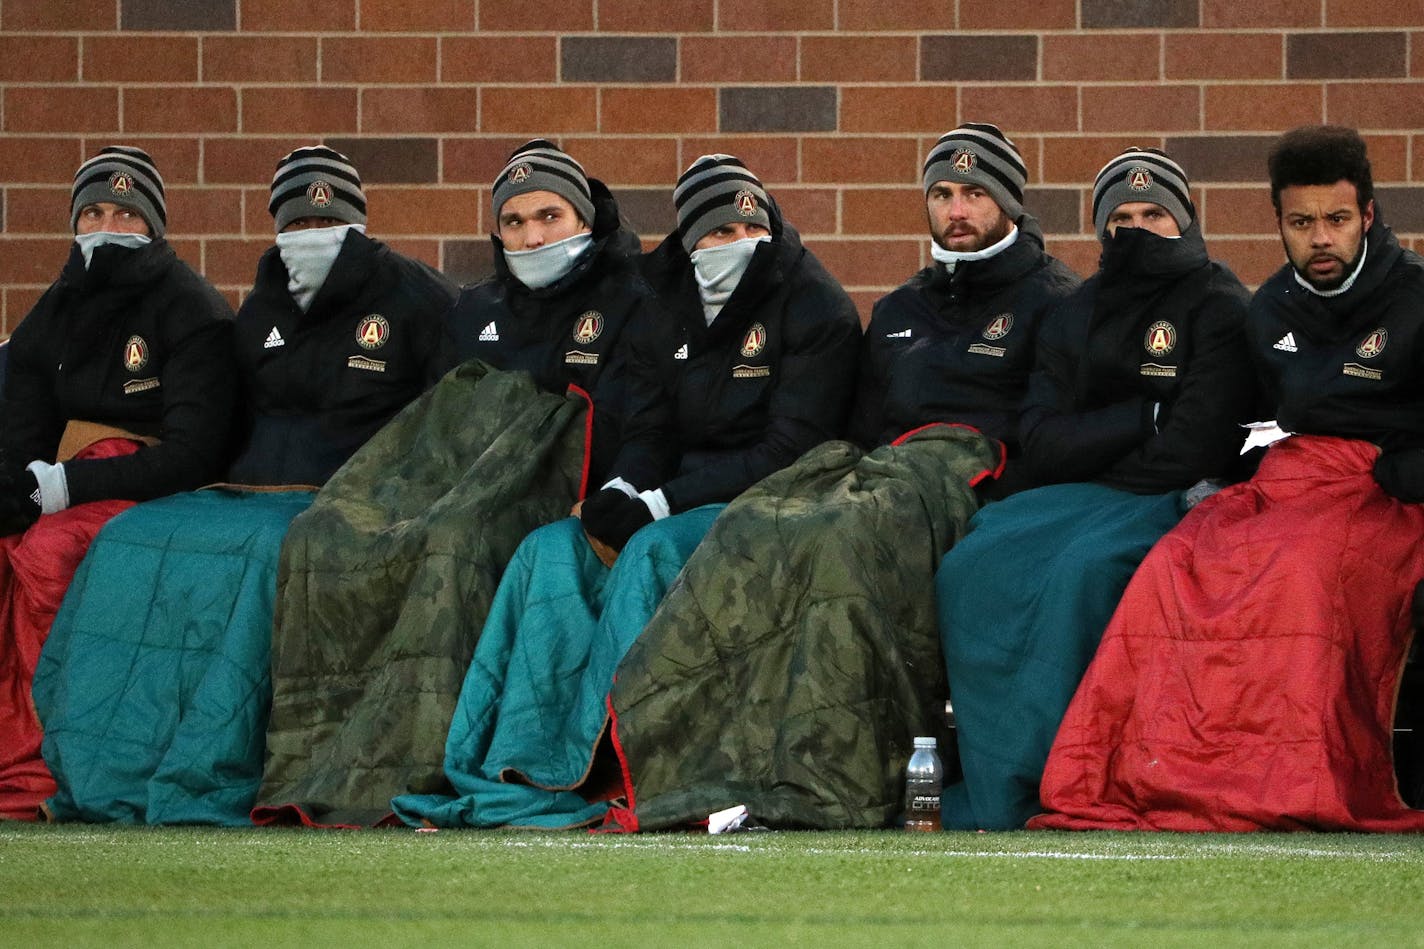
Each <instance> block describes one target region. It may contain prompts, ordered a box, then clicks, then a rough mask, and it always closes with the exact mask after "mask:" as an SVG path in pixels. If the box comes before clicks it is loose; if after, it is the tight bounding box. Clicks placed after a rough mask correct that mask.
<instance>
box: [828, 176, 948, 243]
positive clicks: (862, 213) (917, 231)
mask: <svg viewBox="0 0 1424 949" xmlns="http://www.w3.org/2000/svg"><path fill="white" fill-rule="evenodd" d="M841 209H842V215H841V230H842V232H844V233H846V234H914V235H915V236H917V237H919V236H923V235H927V234H928V233H929V230H928V225H927V224H926V221H925V192H924V189H923V188H921V187H920V186H919V185H918V184H913V183H912V184H907V185H905V186H904V187H901V188H847V189H845V191H844V192H842V194H841Z"/></svg>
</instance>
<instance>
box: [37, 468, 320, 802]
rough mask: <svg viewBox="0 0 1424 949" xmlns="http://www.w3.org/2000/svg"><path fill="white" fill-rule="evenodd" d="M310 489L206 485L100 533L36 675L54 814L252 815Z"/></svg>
mask: <svg viewBox="0 0 1424 949" xmlns="http://www.w3.org/2000/svg"><path fill="white" fill-rule="evenodd" d="M311 499H312V492H310V491H290V492H275V493H266V492H258V493H237V492H228V491H222V490H209V491H196V492H192V493H188V494H177V495H173V496H171V497H167V498H162V499H160V500H157V501H151V502H149V503H147V504H140V505H139V506H137V507H135V508H131V509H130V510H128V511H126V512H124V513H123V514H121V515H119V516H118V517H116V518H114V519H113V520H112V521H110V522H109V523H108V524H107V525H106V526H105V527H104V529H103V530H102V531H100V532H99V536H98V537H96V538H95V539H94V543H93V544H92V545H91V546H90V548H89V553H88V555H87V556H86V557H85V558H84V562H83V564H81V565H80V568H79V571H78V572H77V573H76V574H75V576H74V582H73V583H71V584H70V587H69V592H68V594H66V596H65V599H64V605H63V607H61V609H60V611H59V614H58V616H56V618H55V621H54V628H53V629H52V631H51V632H50V637H49V641H48V642H47V643H46V644H45V649H44V653H43V654H42V655H41V656H40V663H39V668H38V669H37V671H36V673H35V686H34V695H35V707H36V708H37V709H38V711H39V714H40V719H41V721H43V722H44V726H45V738H44V755H45V761H46V763H47V764H48V765H49V769H50V772H51V773H52V774H53V775H54V778H55V782H56V784H57V785H58V790H57V792H56V793H55V795H54V797H52V798H50V799H49V801H48V802H46V810H47V811H48V812H49V815H50V817H51V818H52V819H54V820H84V821H94V822H102V821H119V822H123V823H149V824H176V823H199V824H227V825H241V824H248V823H250V821H249V819H248V811H249V810H251V808H252V804H253V801H254V800H255V799H256V796H257V786H258V784H259V783H260V782H261V780H262V752H263V741H264V738H265V736H266V731H267V710H268V707H269V704H270V702H271V679H270V677H269V675H268V666H269V661H270V659H269V654H270V647H271V642H272V607H273V600H274V598H275V596H276V593H277V558H278V551H279V550H280V549H281V545H282V538H283V536H285V534H286V532H287V526H288V525H289V524H290V523H291V520H292V518H294V517H296V516H297V515H298V514H299V513H301V512H302V511H303V510H305V509H306V507H307V505H308V504H310V503H311Z"/></svg>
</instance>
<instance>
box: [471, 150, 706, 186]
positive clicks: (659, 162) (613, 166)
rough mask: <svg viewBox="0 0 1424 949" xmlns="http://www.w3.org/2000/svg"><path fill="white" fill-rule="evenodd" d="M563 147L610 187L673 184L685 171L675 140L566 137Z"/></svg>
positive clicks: (590, 172) (586, 169) (589, 171)
mask: <svg viewBox="0 0 1424 949" xmlns="http://www.w3.org/2000/svg"><path fill="white" fill-rule="evenodd" d="M559 144H560V145H562V146H563V148H564V150H565V151H567V152H568V153H569V154H570V155H572V156H574V158H576V159H578V161H579V163H580V164H582V165H583V167H584V170H585V171H587V172H588V173H589V174H590V175H592V176H593V177H595V178H598V179H600V180H601V181H603V182H604V183H605V184H607V185H609V186H610V187H617V186H619V185H625V186H626V185H671V184H672V183H673V182H674V181H676V180H677V176H678V174H679V173H680V172H681V170H682V169H680V168H679V167H678V165H677V141H676V140H675V139H672V138H566V139H564V140H563V141H562V142H560V143H559ZM491 177H492V176H491ZM486 180H490V179H486Z"/></svg>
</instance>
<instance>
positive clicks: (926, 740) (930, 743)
mask: <svg viewBox="0 0 1424 949" xmlns="http://www.w3.org/2000/svg"><path fill="white" fill-rule="evenodd" d="M937 744H938V742H936V741H935V740H934V736H933V735H930V736H926V735H916V736H915V747H916V748H934V747H935V746H936V745H937Z"/></svg>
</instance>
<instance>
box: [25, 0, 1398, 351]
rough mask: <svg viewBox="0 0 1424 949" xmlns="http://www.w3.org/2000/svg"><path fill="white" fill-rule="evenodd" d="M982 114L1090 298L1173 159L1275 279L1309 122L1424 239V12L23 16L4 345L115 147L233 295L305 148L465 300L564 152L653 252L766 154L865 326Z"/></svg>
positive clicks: (205, 5)
mask: <svg viewBox="0 0 1424 949" xmlns="http://www.w3.org/2000/svg"><path fill="white" fill-rule="evenodd" d="M967 120H980V121H993V122H997V123H999V124H1000V125H1002V126H1003V127H1004V128H1005V129H1006V130H1007V131H1008V132H1009V134H1010V135H1011V136H1012V137H1013V138H1014V139H1015V140H1016V141H1017V142H1018V143H1019V145H1020V147H1021V148H1022V149H1023V151H1024V154H1025V157H1026V159H1027V162H1028V167H1029V171H1030V191H1029V195H1028V198H1027V200H1026V202H1025V203H1026V204H1027V205H1028V206H1029V208H1030V209H1031V210H1032V211H1034V212H1035V213H1036V214H1037V215H1038V216H1039V218H1040V219H1041V220H1042V221H1043V223H1044V229H1045V231H1046V232H1047V233H1048V235H1049V247H1050V250H1052V251H1053V252H1054V253H1056V254H1058V255H1059V256H1061V257H1063V258H1064V259H1065V260H1067V261H1068V262H1069V263H1070V264H1071V265H1073V266H1074V267H1076V268H1077V269H1078V270H1080V271H1083V272H1085V273H1086V272H1089V271H1091V270H1092V268H1093V264H1094V261H1095V259H1096V253H1097V243H1096V241H1095V240H1094V239H1093V238H1092V236H1091V235H1090V234H1089V233H1088V231H1089V229H1090V226H1091V222H1090V221H1089V215H1088V212H1087V201H1088V192H1089V190H1090V185H1091V180H1092V176H1093V175H1094V173H1095V172H1096V171H1097V169H1098V168H1099V167H1100V166H1101V164H1102V163H1103V162H1104V161H1105V160H1106V159H1107V158H1108V157H1109V156H1110V155H1112V154H1113V153H1115V152H1117V151H1118V150H1120V149H1121V148H1123V147H1125V146H1127V145H1133V144H1136V145H1158V146H1162V147H1165V148H1166V149H1167V150H1168V151H1169V152H1171V153H1172V154H1173V155H1174V156H1175V157H1176V158H1178V159H1179V160H1180V161H1181V162H1182V163H1183V164H1184V165H1185V166H1186V168H1187V170H1188V171H1189V172H1190V173H1191V176H1192V179H1193V184H1194V190H1195V197H1196V201H1197V205H1198V207H1199V208H1200V210H1201V213H1202V218H1203V223H1204V226H1205V230H1206V234H1207V240H1208V244H1209V246H1210V248H1211V250H1212V253H1213V256H1216V257H1219V258H1222V259H1224V260H1226V261H1227V262H1228V263H1230V264H1231V266H1232V267H1234V268H1235V269H1236V271H1237V272H1238V273H1239V274H1240V275H1241V277H1242V278H1243V279H1244V280H1246V281H1247V282H1248V283H1252V284H1255V283H1258V282H1260V281H1261V280H1262V279H1263V278H1264V276H1265V275H1267V274H1268V273H1270V272H1271V270H1273V269H1274V268H1275V267H1276V266H1278V264H1279V263H1280V260H1281V252H1280V248H1279V244H1278V242H1277V240H1276V237H1275V235H1274V232H1273V224H1274V222H1273V220H1272V215H1271V212H1270V204H1269V199H1268V196H1267V193H1266V191H1265V189H1264V187H1263V185H1262V179H1263V177H1264V153H1265V150H1266V148H1267V146H1268V145H1269V143H1270V141H1271V139H1272V138H1273V136H1274V135H1275V134H1276V133H1278V132H1279V131H1281V130H1283V129H1285V128H1288V127H1291V126H1293V125H1297V124H1301V123H1307V122H1319V121H1329V122H1336V123H1343V124H1349V125H1356V126H1358V127H1360V128H1361V129H1362V130H1363V131H1365V133H1366V137H1367V138H1368V140H1369V142H1370V150H1371V154H1372V157H1373V160H1374V166H1375V176H1376V180H1377V182H1379V184H1380V185H1381V187H1380V189H1379V190H1380V198H1381V203H1382V205H1383V207H1384V209H1385V214H1386V219H1387V220H1389V221H1391V222H1392V223H1393V224H1394V226H1395V228H1396V230H1397V231H1399V232H1400V233H1401V234H1402V235H1408V241H1407V243H1409V244H1411V245H1412V246H1415V247H1416V249H1418V248H1419V245H1421V244H1424V0H1029V2H1020V3H1008V2H1004V0H913V2H912V0H653V2H647V0H304V2H289V0H184V2H181V3H180V2H168V0H0V130H3V134H0V190H3V201H2V202H0V213H3V225H4V236H3V238H0V242H3V246H0V304H3V311H0V332H5V331H8V330H9V329H13V327H14V326H15V324H16V323H17V322H18V321H19V320H20V319H21V318H22V317H23V315H24V314H25V312H26V311H27V310H28V309H29V307H30V306H31V305H32V303H33V302H34V300H35V298H36V297H37V296H38V294H39V292H40V291H41V290H42V289H43V287H44V286H45V285H46V284H47V283H48V282H49V281H50V280H51V279H53V277H54V275H55V274H56V273H57V272H58V269H59V267H60V265H61V263H62V261H63V259H64V255H65V253H66V245H67V242H68V240H69V234H68V201H69V183H70V180H71V178H72V175H73V172H74V169H75V167H76V166H77V165H78V164H79V162H80V161H81V160H82V159H83V158H84V157H87V156H88V155H90V154H92V153H93V152H94V151H95V150H97V148H98V147H100V146H102V145H105V144H109V143H113V142H132V143H136V144H140V145H142V146H144V147H145V148H147V149H149V150H150V151H151V152H152V153H153V155H154V157H155V158H156V160H157V161H158V163H159V165H160V167H161V169H162V171H163V174H164V177H165V179H166V180H167V182H168V187H169V209H170V215H169V216H170V235H171V240H172V242H173V243H174V245H175V246H176V247H177V248H178V251H179V252H180V253H181V254H182V255H183V256H184V258H186V259H187V260H188V261H189V262H191V263H192V264H194V265H195V266H196V267H198V268H199V269H200V270H202V271H203V272H204V273H206V274H207V275H208V277H209V278H210V279H211V280H212V281H213V282H214V283H216V284H217V285H218V286H219V287H221V288H222V289H223V290H224V291H226V292H227V293H228V295H229V296H230V297H231V298H232V299H233V300H234V302H235V301H236V300H237V299H238V298H239V297H240V294H241V292H242V290H243V288H244V287H245V286H246V284H247V283H248V281H249V280H250V279H251V277H252V273H253V269H254V265H255V262H256V259H257V256H258V254H259V253H260V252H261V251H262V250H263V249H264V248H265V247H267V246H269V245H270V243H271V236H272V228H271V219H270V218H269V217H268V215H267V212H266V201H267V183H268V181H269V180H270V176H271V170H272V166H273V164H274V162H275V161H276V159H277V158H278V157H279V156H280V155H282V154H284V153H285V152H286V151H288V150H289V149H291V148H292V147H294V146H296V145H300V144H307V143H310V142H312V141H315V140H318V139H321V140H325V141H327V142H328V143H330V144H331V145H333V146H334V147H336V148H338V149H340V150H342V151H344V152H346V153H347V154H348V155H350V156H351V157H352V158H353V159H354V160H355V162H356V164H357V166H358V167H359V168H360V169H361V172H362V174H363V176H364V177H365V179H366V181H367V182H368V186H367V190H368V195H369V199H370V227H371V232H372V234H373V235H376V236H380V237H382V238H384V239H386V240H388V241H389V242H390V243H392V244H393V245H394V246H396V247H397V248H398V249H401V250H403V251H405V252H407V253H411V254H413V255H415V256H418V257H421V258H423V259H425V260H427V261H429V262H431V263H432V264H435V265H436V266H439V267H441V268H442V269H444V270H445V271H446V272H447V273H449V274H450V275H451V276H452V277H455V278H456V279H459V280H462V281H468V280H470V279H472V278H474V277H476V276H478V275H479V274H481V273H482V272H484V271H485V270H486V268H487V267H488V264H489V244H488V240H487V238H486V237H484V236H483V235H485V234H486V233H487V232H488V229H489V227H490V221H489V212H488V210H487V208H486V205H487V203H488V186H489V182H490V180H491V178H492V177H493V176H494V174H495V173H496V172H497V171H498V169H499V167H500V165H501V164H502V161H503V159H504V157H505V156H506V154H507V153H508V151H509V149H510V148H511V147H512V146H514V145H516V144H518V143H520V142H522V141H523V140H525V139H526V138H529V137H532V136H534V135H550V136H553V137H556V138H558V139H559V140H560V141H561V142H562V144H563V145H564V146H565V147H566V148H568V149H569V150H570V151H572V152H573V153H574V154H575V155H576V156H578V157H579V158H580V159H581V160H582V161H583V163H584V164H585V166H586V167H587V168H588V170H589V172H590V173H591V174H593V175H596V176H598V177H601V178H603V179H604V180H605V181H606V182H608V184H609V185H610V186H611V187H612V188H613V189H614V191H615V193H616V194H617V195H618V196H619V198H620V200H621V202H622V205H623V208H624V211H625V215H626V216H627V217H628V218H629V219H630V220H631V221H632V222H633V223H634V224H635V225H636V226H637V228H638V230H639V231H640V232H641V233H642V234H643V235H644V236H645V238H647V239H649V240H653V239H656V238H659V237H661V236H662V234H664V233H665V232H666V231H667V230H668V229H669V228H670V227H671V225H672V221H673V215H672V206H671V199H670V194H671V184H672V182H673V181H674V180H675V178H676V177H677V175H678V173H679V171H680V170H681V169H682V168H683V167H685V166H686V165H687V164H688V163H689V162H690V161H691V160H692V159H693V158H695V157H697V156H698V155H700V154H702V153H704V152H707V151H712V150H721V151H731V152H734V153H737V154H739V155H741V156H742V157H743V158H744V159H745V160H746V161H747V163H748V164H749V165H750V166H751V167H752V168H753V169H754V170H755V171H757V172H758V174H760V175H761V177H762V178H763V179H764V180H765V181H766V183H767V184H768V186H769V187H770V188H771V190H772V191H773V192H774V193H775V194H776V195H777V197H778V199H779V200H780V201H781V202H782V204H783V206H784V207H785V208H786V209H787V212H788V216H789V217H790V218H791V219H792V220H793V221H794V222H795V223H796V224H797V226H798V227H799V228H800V230H801V231H802V232H803V234H805V235H806V237H807V239H808V243H809V244H810V245H811V246H812V247H813V248H814V249H815V250H816V252H817V253H818V254H820V255H821V257H822V258H823V259H824V260H825V262H826V263H827V265H828V266H829V267H830V269H831V270H832V272H834V273H835V274H836V275H837V276H838V277H839V278H840V279H841V280H842V282H843V283H845V285H846V286H847V287H848V288H850V289H851V290H852V292H853V294H854V295H855V297H856V299H857V302H858V303H860V305H861V308H862V312H863V313H868V311H869V303H870V301H871V300H873V299H874V298H875V297H876V296H877V295H878V294H879V293H881V292H883V291H884V290H886V289H888V288H889V287H892V286H894V285H895V284H897V283H899V282H900V281H901V280H903V279H904V278H905V277H906V276H907V275H908V274H909V273H911V272H912V271H913V270H915V269H916V268H918V267H919V266H921V265H922V264H923V263H924V262H925V261H926V260H927V245H926V240H925V237H924V227H923V217H922V210H921V199H920V193H919V190H918V188H917V187H916V185H915V183H914V182H915V180H916V177H917V174H918V170H919V165H920V161H921V158H922V156H923V154H924V152H925V150H926V149H927V147H928V146H929V145H930V144H931V143H932V142H933V141H934V139H935V138H936V137H937V136H938V134H939V133H941V132H943V131H944V130H946V129H948V128H951V127H953V126H954V125H955V124H957V123H958V122H960V121H967ZM1416 154H1418V157H1416Z"/></svg>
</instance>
